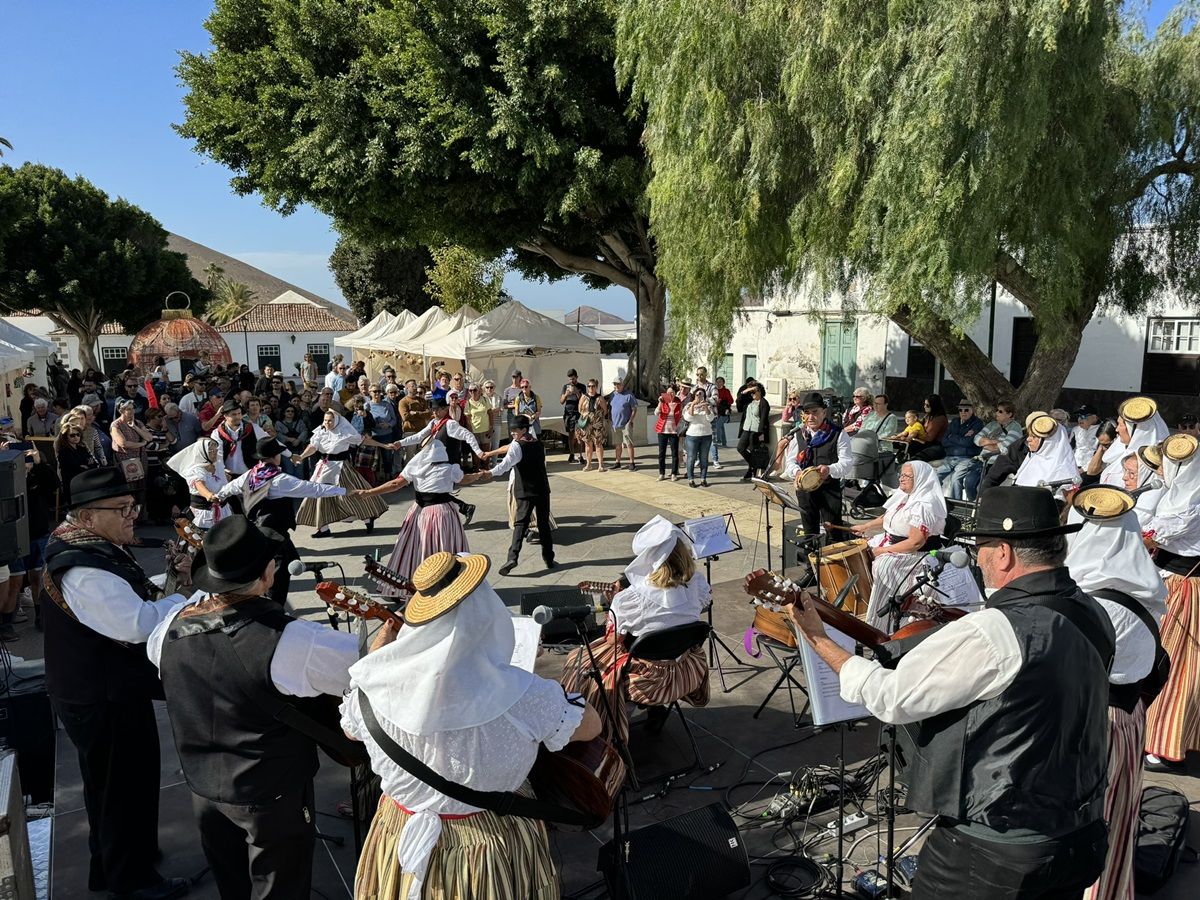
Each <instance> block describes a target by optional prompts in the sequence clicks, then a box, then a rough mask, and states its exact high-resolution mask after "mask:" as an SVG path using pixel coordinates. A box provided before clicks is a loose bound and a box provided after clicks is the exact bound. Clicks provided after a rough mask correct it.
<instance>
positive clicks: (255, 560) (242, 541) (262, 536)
mask: <svg viewBox="0 0 1200 900" xmlns="http://www.w3.org/2000/svg"><path fill="white" fill-rule="evenodd" d="M283 543H284V542H283V538H280V537H275V536H272V535H268V534H267V533H266V532H264V531H263V530H262V529H261V528H259V527H258V526H257V525H255V524H254V523H253V522H251V521H250V520H249V519H247V518H246V517H245V516H228V517H227V518H224V519H222V520H221V521H220V522H218V523H217V524H216V525H214V526H213V527H212V528H210V529H209V530H208V533H207V534H206V535H204V546H203V547H201V549H200V551H199V552H198V553H197V554H196V558H195V560H193V561H192V584H193V585H195V586H196V587H197V588H198V589H199V590H202V591H206V592H207V593H210V594H219V593H221V592H222V591H228V590H232V589H234V588H239V587H242V586H243V585H247V584H250V583H251V582H254V581H257V580H258V578H259V576H260V575H262V573H263V570H264V569H265V568H266V567H267V561H268V560H270V559H274V558H275V555H276V554H277V553H278V552H279V550H280V548H281V547H283Z"/></svg>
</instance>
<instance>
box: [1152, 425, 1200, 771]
mask: <svg viewBox="0 0 1200 900" xmlns="http://www.w3.org/2000/svg"><path fill="white" fill-rule="evenodd" d="M1196 448H1197V441H1196V438H1195V437H1194V436H1192V435H1190V434H1176V435H1172V436H1171V437H1169V438H1167V439H1166V440H1165V441H1163V445H1162V455H1163V478H1164V480H1165V481H1166V485H1167V486H1166V489H1165V490H1164V491H1163V495H1162V497H1161V498H1160V499H1159V501H1158V508H1157V509H1156V510H1155V512H1154V517H1153V518H1151V519H1150V521H1149V522H1147V523H1146V526H1145V528H1144V529H1143V532H1142V534H1143V538H1144V539H1145V542H1146V546H1147V547H1149V548H1151V549H1152V550H1153V551H1154V564H1155V565H1156V566H1158V568H1159V569H1161V570H1162V572H1163V576H1164V578H1165V580H1166V583H1167V612H1166V615H1165V616H1164V617H1163V620H1162V626H1161V628H1162V645H1163V648H1164V649H1165V650H1166V651H1167V653H1168V654H1169V655H1170V657H1171V677H1170V679H1169V680H1168V681H1167V685H1166V687H1164V688H1163V690H1162V693H1161V694H1159V695H1158V699H1157V700H1155V701H1154V703H1153V704H1151V706H1150V710H1149V711H1148V712H1147V713H1146V764H1147V768H1149V769H1151V770H1154V771H1162V770H1164V769H1169V770H1182V768H1183V761H1184V757H1186V756H1187V753H1188V751H1189V750H1200V690H1197V687H1196V685H1197V681H1198V680H1200V642H1197V640H1196V635H1197V634H1200V598H1198V597H1197V592H1198V591H1200V454H1198V453H1197V452H1196Z"/></svg>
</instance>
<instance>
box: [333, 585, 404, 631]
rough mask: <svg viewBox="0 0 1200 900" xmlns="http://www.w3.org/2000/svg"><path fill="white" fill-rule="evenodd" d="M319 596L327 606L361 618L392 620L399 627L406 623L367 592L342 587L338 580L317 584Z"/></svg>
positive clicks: (382, 620)
mask: <svg viewBox="0 0 1200 900" xmlns="http://www.w3.org/2000/svg"><path fill="white" fill-rule="evenodd" d="M317 596H318V597H320V598H321V600H323V601H324V602H325V604H326V605H327V606H332V607H335V608H337V609H342V610H345V611H346V612H348V613H350V614H351V615H355V616H358V617H359V618H360V619H378V620H379V621H380V622H392V623H394V624H395V626H396V627H397V628H399V627H400V626H401V625H403V624H404V619H403V618H401V617H400V616H399V615H397V614H396V613H394V612H392V611H391V610H390V609H388V608H387V607H386V606H384V605H383V604H382V603H379V602H377V601H375V600H372V599H371V598H370V597H368V596H367V595H366V594H363V593H361V592H359V591H354V590H351V589H350V588H347V587H342V586H341V585H340V584H338V583H337V582H336V581H322V582H321V583H320V584H318V585H317Z"/></svg>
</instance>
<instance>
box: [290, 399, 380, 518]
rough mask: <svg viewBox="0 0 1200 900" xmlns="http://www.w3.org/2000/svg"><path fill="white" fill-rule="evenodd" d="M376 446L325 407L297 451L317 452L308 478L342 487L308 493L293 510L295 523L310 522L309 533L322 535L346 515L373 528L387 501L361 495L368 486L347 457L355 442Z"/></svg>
mask: <svg viewBox="0 0 1200 900" xmlns="http://www.w3.org/2000/svg"><path fill="white" fill-rule="evenodd" d="M368 443H369V446H374V447H378V446H380V445H379V444H378V443H377V442H376V441H375V440H374V439H372V438H371V437H369V436H368V435H364V434H360V433H359V432H358V431H356V430H355V429H354V426H353V425H351V424H350V423H349V422H347V421H346V420H345V419H343V418H342V417H341V416H339V415H338V414H337V413H335V412H334V411H333V410H332V409H329V410H326V411H325V417H324V419H323V420H322V423H321V424H320V425H319V426H317V428H316V429H314V430H313V433H312V436H311V437H310V438H309V443H308V446H307V447H305V448H304V452H303V453H302V454H300V461H303V460H305V459H307V458H308V457H310V456H313V455H314V454H320V457H321V459H320V461H319V462H318V463H317V465H316V468H315V469H313V474H312V478H311V479H309V480H310V481H313V482H315V483H317V484H337V485H341V486H342V487H344V488H345V489H346V493H345V494H344V495H343V496H340V497H309V498H308V499H306V500H305V501H304V502H303V503H301V504H300V511H299V512H297V513H296V524H297V525H313V526H315V527H316V529H317V530H316V531H315V532H314V533H313V537H325V536H326V535H328V534H329V526H330V525H332V524H333V523H334V522H344V521H346V520H347V519H362V520H363V521H364V522H366V523H367V531H372V530H374V528H375V520H376V519H377V518H378V517H379V516H381V515H383V514H384V512H386V511H387V503H386V501H384V500H381V499H379V498H378V497H363V496H361V493H360V492H361V491H363V490H366V489H367V488H369V487H370V485H369V484H367V483H366V482H365V481H364V480H363V477H362V476H361V475H359V474H358V472H356V471H355V470H354V465H353V463H352V462H351V459H350V451H351V448H353V447H357V446H358V445H359V444H368Z"/></svg>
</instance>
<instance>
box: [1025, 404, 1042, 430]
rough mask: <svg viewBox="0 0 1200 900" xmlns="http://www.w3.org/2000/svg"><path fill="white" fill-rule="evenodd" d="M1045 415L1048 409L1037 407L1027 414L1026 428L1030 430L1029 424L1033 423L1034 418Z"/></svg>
mask: <svg viewBox="0 0 1200 900" xmlns="http://www.w3.org/2000/svg"><path fill="white" fill-rule="evenodd" d="M1044 415H1046V411H1045V410H1044V409H1035V410H1034V411H1033V412H1031V413H1030V414H1029V415H1027V416H1026V417H1025V430H1026V431H1028V430H1029V426H1030V425H1032V424H1033V420H1034V419H1036V418H1037V417H1038V416H1044Z"/></svg>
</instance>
